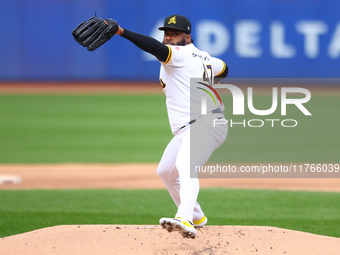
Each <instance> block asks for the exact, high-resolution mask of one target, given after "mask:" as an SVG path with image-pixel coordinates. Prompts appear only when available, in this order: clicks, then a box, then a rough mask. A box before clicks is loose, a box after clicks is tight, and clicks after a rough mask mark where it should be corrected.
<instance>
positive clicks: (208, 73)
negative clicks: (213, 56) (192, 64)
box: [203, 63, 214, 86]
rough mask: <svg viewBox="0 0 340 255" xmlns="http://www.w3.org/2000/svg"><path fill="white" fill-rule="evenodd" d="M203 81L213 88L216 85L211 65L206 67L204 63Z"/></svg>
mask: <svg viewBox="0 0 340 255" xmlns="http://www.w3.org/2000/svg"><path fill="white" fill-rule="evenodd" d="M203 68H204V71H203V81H205V82H208V83H209V85H210V86H213V84H214V80H213V79H214V77H213V72H212V68H211V65H206V64H204V63H203Z"/></svg>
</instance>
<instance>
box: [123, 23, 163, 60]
mask: <svg viewBox="0 0 340 255" xmlns="http://www.w3.org/2000/svg"><path fill="white" fill-rule="evenodd" d="M121 36H122V37H124V38H125V39H128V40H129V41H131V42H132V43H134V44H135V45H136V46H137V47H138V48H140V49H142V50H143V51H146V52H148V53H150V54H152V55H154V56H155V57H156V58H157V59H158V60H159V61H161V62H165V61H166V60H167V58H168V56H169V53H170V52H169V48H168V47H167V46H166V45H164V44H162V43H160V42H159V41H157V40H156V39H154V38H152V37H150V36H146V35H142V34H138V33H135V32H132V31H129V30H127V29H124V32H123V34H122V35H121Z"/></svg>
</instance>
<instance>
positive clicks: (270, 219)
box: [0, 189, 340, 237]
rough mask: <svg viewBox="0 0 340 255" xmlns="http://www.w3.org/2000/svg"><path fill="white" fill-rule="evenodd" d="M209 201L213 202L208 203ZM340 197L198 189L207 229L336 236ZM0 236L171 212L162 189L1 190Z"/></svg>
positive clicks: (151, 220) (150, 220) (144, 219)
mask: <svg viewBox="0 0 340 255" xmlns="http://www.w3.org/2000/svg"><path fill="white" fill-rule="evenodd" d="M212 198H213V199H212ZM339 201H340V193H326V192H293V191H271V190H230V189H202V190H201V192H200V196H199V202H200V203H201V205H202V207H203V208H204V211H205V213H206V215H207V216H208V218H209V225H253V226H275V227H281V228H286V229H293V230H299V231H305V232H310V233H315V234H321V235H327V236H335V237H340V224H339V222H340V204H339ZM0 204H1V207H0V237H3V236H8V235H13V234H18V233H22V232H27V231H31V230H35V229H39V228H43V227H48V226H55V225H64V224H72V225H76V224H142V225H146V224H151V225H157V224H158V220H159V219H160V218H161V217H164V216H170V217H171V216H172V215H174V214H175V212H176V208H175V204H174V203H173V202H172V200H171V198H170V196H169V194H168V193H167V191H166V190H16V191H9V190H2V191H0Z"/></svg>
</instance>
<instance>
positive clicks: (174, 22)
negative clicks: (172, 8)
mask: <svg viewBox="0 0 340 255" xmlns="http://www.w3.org/2000/svg"><path fill="white" fill-rule="evenodd" d="M171 23H173V24H176V16H173V17H172V18H170V19H169V22H168V24H171Z"/></svg>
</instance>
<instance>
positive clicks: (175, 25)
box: [158, 15, 191, 34]
mask: <svg viewBox="0 0 340 255" xmlns="http://www.w3.org/2000/svg"><path fill="white" fill-rule="evenodd" d="M158 29H159V30H165V29H177V30H180V31H182V32H184V33H186V34H191V23H190V21H189V20H188V18H186V17H184V16H181V15H171V16H168V17H166V18H165V20H164V26H163V27H159V28H158Z"/></svg>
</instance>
